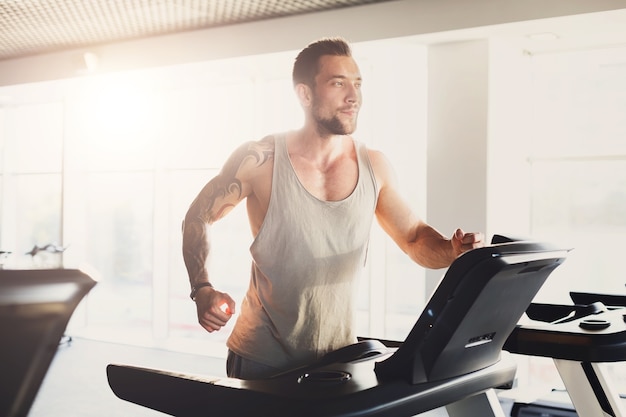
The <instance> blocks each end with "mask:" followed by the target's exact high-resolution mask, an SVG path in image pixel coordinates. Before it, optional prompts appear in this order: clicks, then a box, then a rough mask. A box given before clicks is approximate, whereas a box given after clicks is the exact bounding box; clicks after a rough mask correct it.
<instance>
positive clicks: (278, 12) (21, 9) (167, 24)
mask: <svg viewBox="0 0 626 417" xmlns="http://www.w3.org/2000/svg"><path fill="white" fill-rule="evenodd" d="M385 1H389V0H2V1H0V60H7V59H12V58H18V57H23V56H28V55H36V54H42V53H48V52H56V51H60V50H66V49H72V48H77V47H85V46H92V45H98V44H103V43H109V42H117V41H123V40H129V39H136V38H142V37H149V36H157V35H164V34H169V33H174V32H182V31H189V30H197V29H205V28H210V27H215V26H223V25H231V24H236V23H244V22H251V21H257V20H263V19H272V18H277V17H284V16H292V15H297V14H304V13H313V12H320V11H326V10H333V9H339V8H345V7H354V6H360V5H365V4H372V3H381V2H385Z"/></svg>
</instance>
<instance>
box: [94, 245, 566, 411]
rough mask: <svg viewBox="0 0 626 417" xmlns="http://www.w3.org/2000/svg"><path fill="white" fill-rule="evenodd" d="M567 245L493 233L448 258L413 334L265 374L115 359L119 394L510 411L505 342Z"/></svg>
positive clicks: (174, 403)
mask: <svg viewBox="0 0 626 417" xmlns="http://www.w3.org/2000/svg"><path fill="white" fill-rule="evenodd" d="M567 253H568V249H563V248H561V247H558V246H554V245H551V244H548V243H541V242H533V241H510V240H509V239H506V238H504V237H502V236H498V235H496V236H494V240H493V241H492V244H491V245H490V246H486V247H483V248H478V249H475V250H472V251H469V252H466V253H464V254H463V255H461V256H460V257H459V258H457V259H456V260H455V261H454V262H453V263H452V265H451V266H450V267H449V268H448V270H447V272H446V274H445V276H444V277H443V279H442V281H441V282H440V284H439V285H438V287H437V288H436V290H435V291H434V293H433V295H432V296H431V298H430V299H429V301H428V303H427V305H426V307H425V308H424V310H423V312H422V313H421V315H420V316H419V318H418V319H417V321H416V323H415V325H414V327H413V329H412V330H411V332H410V333H409V335H408V337H407V338H406V340H404V342H391V341H382V340H376V339H362V340H360V341H359V342H358V343H356V344H353V345H350V346H346V347H344V348H342V349H339V350H337V351H334V352H331V353H329V354H328V355H326V356H325V357H323V358H322V359H321V360H319V361H318V362H315V363H313V364H311V365H309V366H306V367H303V368H299V369H293V370H291V371H288V372H285V373H282V374H280V375H278V376H275V377H272V378H267V379H259V380H240V379H236V378H225V377H224V378H223V377H211V376H206V375H190V374H181V373H179V372H176V371H172V370H162V369H147V368H141V367H135V366H132V365H128V364H109V365H108V366H107V369H106V371H107V377H108V381H109V385H110V387H111V389H112V390H113V392H114V393H115V395H116V396H118V397H119V398H121V399H123V400H126V401H129V402H132V403H135V404H138V405H141V406H144V407H148V408H151V409H154V410H157V411H160V412H163V413H165V414H168V415H173V416H188V417H191V416H193V417H199V416H213V415H232V416H237V417H246V416H268V417H269V416H271V417H281V416H290V417H292V416H296V415H297V416H304V417H305V416H311V417H313V416H315V417H323V416H325V417H348V416H354V417H356V416H394V417H402V416H414V415H416V414H419V413H423V412H427V411H430V410H433V409H436V408H439V407H443V406H445V407H446V409H447V412H448V414H449V415H450V416H457V417H462V416H466V417H470V416H472V417H476V416H481V417H488V416H494V417H495V416H497V417H503V416H504V414H503V411H502V408H501V406H500V404H499V401H498V399H497V397H496V395H495V391H494V388H497V387H510V386H511V384H512V381H513V379H514V377H515V371H516V365H515V362H514V361H513V360H512V358H511V357H510V355H509V354H508V353H507V352H503V351H502V346H503V345H504V343H505V341H506V340H507V337H508V336H509V334H510V333H511V331H512V330H513V329H514V328H515V326H516V324H517V322H518V321H519V319H520V317H521V316H522V314H523V313H524V312H525V310H526V308H527V307H528V306H529V304H530V303H531V301H532V300H533V298H534V297H535V295H536V293H537V292H538V290H539V289H540V288H541V286H542V285H543V283H544V282H545V280H546V279H547V278H548V276H549V275H550V273H551V272H552V271H553V270H554V269H555V268H557V267H558V266H559V265H560V264H561V263H562V262H563V261H564V260H565V258H566V256H567Z"/></svg>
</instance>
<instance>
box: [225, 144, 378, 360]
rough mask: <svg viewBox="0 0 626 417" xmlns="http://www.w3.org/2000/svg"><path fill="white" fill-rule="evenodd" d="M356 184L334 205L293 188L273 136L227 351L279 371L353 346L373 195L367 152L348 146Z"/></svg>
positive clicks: (294, 184)
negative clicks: (264, 203)
mask: <svg viewBox="0 0 626 417" xmlns="http://www.w3.org/2000/svg"><path fill="white" fill-rule="evenodd" d="M354 146H355V147H356V151H357V152H356V153H357V159H358V168H359V178H358V181H357V184H356V187H355V188H354V190H353V191H352V193H351V194H350V195H349V196H348V197H346V198H345V199H344V200H341V201H322V200H320V199H318V198H316V197H314V196H313V195H312V194H310V193H309V192H308V191H307V190H306V189H305V188H304V187H303V186H302V184H301V183H300V180H299V179H298V177H297V175H296V173H295V171H294V169H293V166H292V165H291V161H290V159H289V154H288V151H287V146H286V141H285V135H278V136H276V137H275V155H274V172H273V177H272V192H271V196H270V202H269V207H268V211H267V214H266V216H265V219H264V221H263V224H262V226H261V229H260V230H259V233H258V234H257V236H256V238H255V240H254V242H253V243H252V245H251V247H250V252H251V254H252V259H253V261H252V272H251V280H250V287H249V289H248V291H247V294H246V297H245V298H244V300H243V302H242V304H241V309H240V315H239V317H238V319H237V323H236V324H235V327H234V329H233V331H232V333H231V335H230V337H229V339H228V342H227V345H228V348H229V349H231V350H232V351H233V352H235V353H237V354H239V355H241V356H243V357H245V358H248V359H252V360H254V361H256V362H260V363H262V364H265V365H269V366H273V367H276V368H279V369H288V368H292V367H296V366H300V365H303V364H306V363H310V362H311V361H314V360H316V359H317V358H319V357H321V356H323V355H324V354H326V353H327V352H329V351H332V350H335V349H338V348H340V347H343V346H346V345H349V344H351V343H354V342H356V335H355V334H354V327H355V326H354V317H353V315H354V308H353V306H354V298H355V297H354V296H355V292H356V288H357V279H358V277H359V276H360V272H361V271H362V269H363V265H364V263H365V258H366V253H367V245H368V241H369V235H370V229H371V226H372V220H373V217H374V210H375V207H376V201H377V195H378V193H377V189H376V182H375V178H374V173H373V170H372V166H371V164H370V161H369V157H368V155H367V150H366V147H365V146H364V145H363V144H361V143H359V142H356V141H355V142H354Z"/></svg>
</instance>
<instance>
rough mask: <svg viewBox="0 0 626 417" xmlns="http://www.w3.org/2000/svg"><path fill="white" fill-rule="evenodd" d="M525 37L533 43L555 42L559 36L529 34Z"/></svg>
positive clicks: (554, 34) (550, 33) (552, 34)
mask: <svg viewBox="0 0 626 417" xmlns="http://www.w3.org/2000/svg"><path fill="white" fill-rule="evenodd" d="M526 37H527V38H528V39H530V40H533V41H555V40H557V39H559V35H557V34H556V33H552V32H541V33H531V34H530V35H526Z"/></svg>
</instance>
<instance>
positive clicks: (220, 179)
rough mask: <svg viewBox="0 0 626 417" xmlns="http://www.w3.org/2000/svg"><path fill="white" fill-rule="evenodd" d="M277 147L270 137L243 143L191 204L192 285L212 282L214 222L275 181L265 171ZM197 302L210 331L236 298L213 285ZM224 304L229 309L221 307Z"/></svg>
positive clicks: (186, 225) (186, 240) (187, 250)
mask: <svg viewBox="0 0 626 417" xmlns="http://www.w3.org/2000/svg"><path fill="white" fill-rule="evenodd" d="M273 149H274V148H273V141H271V143H270V141H269V140H268V139H265V140H263V141H259V142H249V143H246V144H244V145H242V146H240V147H239V148H238V149H237V150H236V151H235V152H234V153H233V154H232V155H231V156H230V158H229V159H228V161H227V162H226V164H225V165H224V167H223V168H222V170H221V172H220V173H219V174H218V175H217V176H215V177H214V178H213V179H211V180H210V181H209V182H208V183H207V184H206V185H205V186H204V188H202V190H201V191H200V193H199V194H198V196H197V197H196V199H195V200H194V201H193V202H192V203H191V206H190V207H189V210H188V211H187V214H186V215H185V220H184V222H183V259H184V261H185V266H186V267H187V273H188V275H189V282H190V284H191V286H192V287H197V286H198V284H202V283H206V282H209V271H208V259H209V254H210V250H211V239H210V227H211V225H212V224H213V223H214V222H215V221H217V220H219V219H221V218H222V217H224V216H225V215H226V214H228V212H230V211H231V210H232V209H233V208H234V207H235V206H236V205H237V204H238V203H240V202H241V201H242V200H243V199H245V198H252V199H254V201H258V195H257V194H258V192H257V188H259V187H260V186H259V184H258V183H259V181H263V182H267V181H270V182H271V176H269V177H268V176H267V175H264V173H265V172H267V168H268V167H270V168H271V165H272V164H268V163H267V162H268V161H270V160H271V159H272V156H273V153H272V152H273ZM270 185H271V184H270ZM260 188H261V189H266V187H260ZM195 301H196V307H197V310H198V321H199V323H200V324H201V325H202V327H204V328H205V329H206V330H207V331H209V332H212V331H215V330H219V329H220V328H221V327H223V326H224V325H225V324H226V322H227V321H228V320H229V319H230V317H231V316H232V314H233V313H234V312H235V302H234V301H233V299H232V298H231V297H230V296H229V295H228V294H226V293H222V292H220V291H217V290H216V289H214V288H212V287H210V286H204V287H201V288H200V289H198V290H197V292H196V297H195ZM224 304H226V305H227V308H226V309H225V310H226V311H223V310H222V309H221V308H220V307H221V306H223V305H224ZM222 308H223V307H222Z"/></svg>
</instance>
